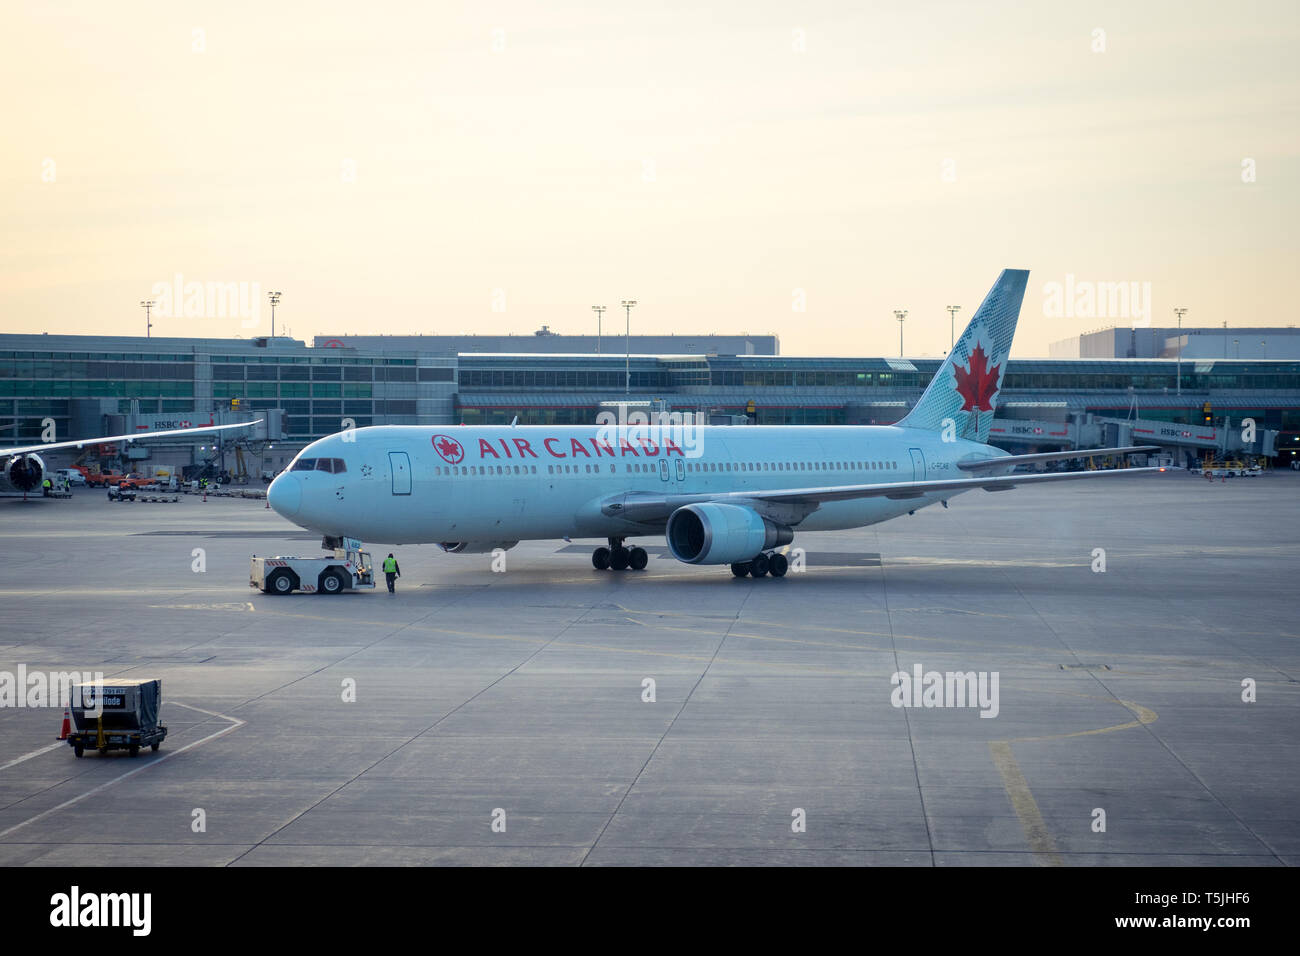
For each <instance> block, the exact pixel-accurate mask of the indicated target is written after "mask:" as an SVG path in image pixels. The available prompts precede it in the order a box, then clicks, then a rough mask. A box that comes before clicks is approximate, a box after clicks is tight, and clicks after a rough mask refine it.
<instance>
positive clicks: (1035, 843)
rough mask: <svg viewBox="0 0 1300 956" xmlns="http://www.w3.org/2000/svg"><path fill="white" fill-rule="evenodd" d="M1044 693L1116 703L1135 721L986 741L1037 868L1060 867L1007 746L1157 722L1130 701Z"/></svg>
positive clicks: (1039, 813) (1149, 712)
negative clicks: (1089, 728) (1062, 732)
mask: <svg viewBox="0 0 1300 956" xmlns="http://www.w3.org/2000/svg"><path fill="white" fill-rule="evenodd" d="M1046 693H1054V694H1065V695H1066V696H1069V697H1084V698H1087V699H1088V700H1100V701H1105V702H1107V703H1113V702H1116V701H1118V702H1119V703H1120V704H1123V705H1124V706H1125V707H1126V708H1128V710H1129V711H1131V712H1132V713H1133V715H1134V716H1135V717H1136V718H1137V720H1130V721H1126V722H1125V723H1122V724H1112V725H1111V726H1109V727H1098V728H1095V729H1093V730H1076V731H1073V732H1071V733H1064V734H1045V735H1043V736H1039V737H1013V738H1011V739H1010V740H991V741H989V754H990V756H991V757H992V758H993V765H994V766H995V767H997V769H998V773H999V774H1000V775H1001V776H1002V787H1003V789H1004V790H1006V792H1007V799H1009V800H1010V801H1011V808H1012V809H1013V810H1015V812H1016V818H1017V819H1018V820H1019V821H1020V828H1021V829H1022V830H1023V831H1024V833H1025V840H1026V841H1027V842H1028V843H1029V849H1030V850H1031V851H1032V852H1033V854H1034V856H1035V858H1037V860H1038V862H1039V864H1040V865H1043V866H1060V865H1061V855H1060V851H1058V850H1057V848H1056V841H1055V840H1053V839H1052V834H1051V832H1050V831H1049V830H1048V829H1047V822H1046V821H1045V820H1044V819H1043V814H1042V811H1040V810H1039V809H1038V801H1037V800H1035V799H1034V793H1033V791H1032V790H1030V789H1029V782H1028V781H1027V780H1025V775H1024V774H1023V773H1022V772H1021V770H1020V764H1018V763H1016V758H1015V755H1014V754H1013V753H1012V752H1011V745H1012V744H1013V743H1027V742H1030V741H1044V740H1066V739H1068V738H1070V737H1089V736H1093V735H1096V734H1112V733H1115V732H1116V731H1118V730H1130V729H1132V728H1133V727H1140V726H1142V725H1143V724H1153V723H1155V722H1156V721H1157V720H1158V719H1159V715H1158V714H1157V713H1156V712H1155V711H1154V710H1152V709H1151V708H1149V707H1143V706H1142V705H1141V704H1135V703H1134V702H1133V701H1131V700H1120V699H1119V698H1118V697H1098V696H1096V695H1095V694H1079V693H1074V692H1071V691H1062V690H1049V691H1046Z"/></svg>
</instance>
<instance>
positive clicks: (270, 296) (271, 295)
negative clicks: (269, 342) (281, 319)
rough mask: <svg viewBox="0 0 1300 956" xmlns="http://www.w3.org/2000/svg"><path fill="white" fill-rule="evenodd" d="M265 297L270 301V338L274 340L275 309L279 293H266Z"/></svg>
mask: <svg viewBox="0 0 1300 956" xmlns="http://www.w3.org/2000/svg"><path fill="white" fill-rule="evenodd" d="M266 297H267V298H268V299H270V300H271V338H275V307H276V306H277V305H279V304H280V293H278V292H268V293H267V294H266Z"/></svg>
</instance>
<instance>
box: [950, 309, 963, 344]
mask: <svg viewBox="0 0 1300 956" xmlns="http://www.w3.org/2000/svg"><path fill="white" fill-rule="evenodd" d="M960 311H961V306H959V305H950V306H948V352H949V354H951V353H952V348H953V346H954V345H956V344H957V338H956V335H957V313H958V312H960Z"/></svg>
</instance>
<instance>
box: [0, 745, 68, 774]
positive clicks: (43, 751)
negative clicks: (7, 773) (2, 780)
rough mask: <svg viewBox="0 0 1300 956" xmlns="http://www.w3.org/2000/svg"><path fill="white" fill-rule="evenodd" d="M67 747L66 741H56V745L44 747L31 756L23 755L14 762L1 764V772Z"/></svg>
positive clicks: (30, 754) (34, 751) (33, 752)
mask: <svg viewBox="0 0 1300 956" xmlns="http://www.w3.org/2000/svg"><path fill="white" fill-rule="evenodd" d="M66 746H67V742H66V741H63V740H59V741H56V742H55V743H52V744H50V745H49V746H48V747H42V748H41V749H40V750H33V751H32V752H31V753H29V754H23V755H22V756H21V757H15V758H14V759H13V760H10V761H9V762H8V763H0V770H8V769H9V768H10V767H16V766H18V765H19V764H20V763H22V762H23V761H24V760H31V759H32V758H33V757H39V756H40V755H41V754H47V753H49V752H50V751H51V750H58V749H59V748H60V747H66Z"/></svg>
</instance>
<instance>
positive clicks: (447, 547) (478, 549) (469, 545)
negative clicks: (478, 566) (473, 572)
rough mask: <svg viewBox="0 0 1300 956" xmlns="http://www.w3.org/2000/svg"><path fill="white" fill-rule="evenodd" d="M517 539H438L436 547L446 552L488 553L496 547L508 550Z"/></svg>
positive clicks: (516, 542) (515, 543)
mask: <svg viewBox="0 0 1300 956" xmlns="http://www.w3.org/2000/svg"><path fill="white" fill-rule="evenodd" d="M518 543H519V542H518V541H440V542H438V547H440V548H442V550H444V551H446V552H447V553H448V554H490V553H492V552H493V551H495V550H496V549H497V548H500V549H501V550H502V551H509V550H510V549H511V548H513V547H514V546H515V545H517V544H518Z"/></svg>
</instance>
